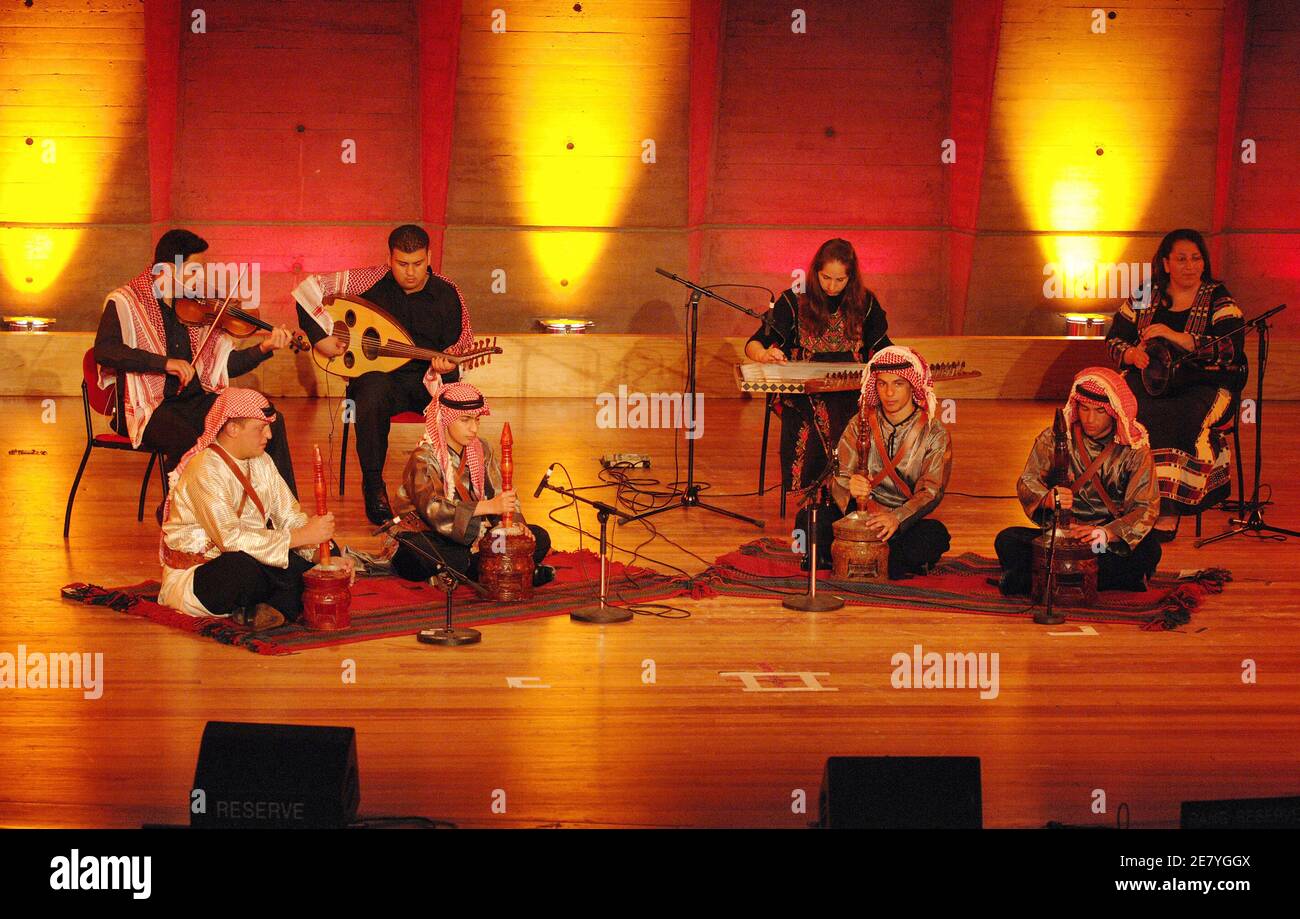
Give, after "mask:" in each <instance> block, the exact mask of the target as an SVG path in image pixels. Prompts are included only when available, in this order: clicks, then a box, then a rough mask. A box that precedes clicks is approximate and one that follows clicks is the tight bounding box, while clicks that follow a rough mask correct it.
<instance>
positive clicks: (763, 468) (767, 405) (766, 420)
mask: <svg viewBox="0 0 1300 919" xmlns="http://www.w3.org/2000/svg"><path fill="white" fill-rule="evenodd" d="M771 427H772V394H771V393H768V394H767V400H766V402H764V405H763V445H762V446H761V447H760V448H759V450H758V496H759V497H760V498H761V497H763V482H764V476H765V475H766V473H767V432H768V430H769V429H770V428H771Z"/></svg>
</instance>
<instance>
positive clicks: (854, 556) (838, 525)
mask: <svg viewBox="0 0 1300 919" xmlns="http://www.w3.org/2000/svg"><path fill="white" fill-rule="evenodd" d="M831 529H833V530H834V531H835V538H834V540H832V542H831V564H832V567H833V568H834V571H835V578H836V580H839V581H885V580H888V579H889V543H887V542H882V541H881V539H880V537H879V535H877V533H876V531H875V530H874V529H869V528H868V527H867V524H866V517H865V516H863V515H862V514H861V513H860V512H859V511H854V512H853V513H852V514H849V515H848V516H846V517H841V518H840V519H839V520H836V521H835V522H834V523H833V524H831Z"/></svg>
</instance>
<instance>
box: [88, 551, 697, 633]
mask: <svg viewBox="0 0 1300 919" xmlns="http://www.w3.org/2000/svg"><path fill="white" fill-rule="evenodd" d="M546 562H547V564H549V565H554V566H555V572H556V577H555V580H554V581H552V582H551V583H550V584H547V585H546V586H545V587H540V588H538V589H537V590H536V591H534V593H533V599H532V600H530V601H528V602H527V603H493V602H490V601H488V600H484V599H482V598H480V597H479V596H478V595H477V594H476V593H474V592H473V591H471V590H470V589H469V588H467V587H460V588H458V589H457V590H456V593H455V594H454V595H453V600H454V610H455V615H454V620H453V621H454V622H455V624H456V625H469V626H476V627H477V626H484V625H497V624H499V623H503V622H517V621H519V620H522V619H538V618H541V617H543V616H560V615H565V614H568V613H569V612H571V611H573V610H574V609H577V608H578V607H580V606H586V605H588V604H594V603H597V602H598V601H599V593H600V591H599V579H600V559H599V557H598V556H596V555H595V554H593V553H591V552H588V551H586V550H583V551H581V552H552V553H551V554H550V555H549V556H548V557H547V559H546ZM609 579H610V585H611V592H610V597H611V602H614V603H618V604H619V605H621V606H627V605H632V604H637V603H650V602H654V601H657V600H664V599H667V598H669V597H676V596H681V595H684V594H689V593H690V591H691V585H690V583H689V582H688V581H684V580H681V579H678V578H672V577H669V576H667V575H663V574H659V573H658V572H655V571H650V570H649V569H645V568H630V569H629V568H626V567H625V566H624V565H623V564H622V563H620V562H611V563H610V565H609ZM158 588H159V585H158V582H157V581H146V582H145V583H143V584H136V585H132V586H130V587H121V588H103V587H98V586H96V585H93V584H69V585H68V586H67V587H64V588H63V591H62V593H63V596H64V597H65V598H66V599H69V600H76V601H79V602H82V603H89V604H95V605H100V606H109V607H111V608H113V609H116V610H118V611H119V612H124V613H127V614H129V615H133V616H142V617H144V618H145V619H149V620H150V621H153V622H157V623H160V624H162V625H167V626H171V627H172V628H176V629H181V630H183V631H186V632H192V633H194V634H197V635H202V636H204V637H206V638H211V639H212V640H214V641H218V642H220V643H221V644H224V645H234V646H236V647H241V648H246V649H247V650H249V651H254V652H256V653H258V654H290V653H292V652H294V651H305V650H308V649H310V648H324V647H329V646H331V645H343V644H350V643H352V642H358V641H369V640H371V639H375V638H392V637H394V636H400V635H414V634H415V633H416V632H418V631H420V630H421V629H427V628H436V627H440V626H441V625H442V624H443V623H444V622H445V618H444V617H445V615H446V600H445V596H446V595H445V594H444V593H443V592H442V591H441V590H438V589H435V588H433V587H430V586H429V585H428V584H427V583H426V582H423V581H417V582H411V581H403V580H402V579H400V578H396V577H391V576H384V577H362V578H358V579H357V581H356V583H355V584H353V585H352V613H351V615H352V627H351V628H348V629H344V630H341V631H338V632H313V631H311V630H310V629H307V628H304V627H302V626H298V625H294V624H292V623H289V624H286V625H284V626H281V627H280V628H278V629H272V630H270V631H267V632H261V633H259V634H257V635H253V634H251V633H250V632H249V631H248V629H246V628H244V627H243V626H240V625H236V624H235V623H232V622H230V621H228V620H227V619H224V618H218V617H208V616H203V617H199V616H187V615H185V614H184V613H179V612H177V611H176V610H173V609H170V608H168V607H165V606H159V605H158V603H156V602H155V600H156V599H157V596H158Z"/></svg>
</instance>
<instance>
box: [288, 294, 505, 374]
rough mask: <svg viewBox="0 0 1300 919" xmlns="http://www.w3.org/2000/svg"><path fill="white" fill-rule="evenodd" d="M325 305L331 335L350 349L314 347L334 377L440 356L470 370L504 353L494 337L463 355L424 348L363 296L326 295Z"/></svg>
mask: <svg viewBox="0 0 1300 919" xmlns="http://www.w3.org/2000/svg"><path fill="white" fill-rule="evenodd" d="M322 306H323V307H324V308H325V312H327V313H329V316H330V318H331V319H332V320H334V330H333V331H332V332H331V333H330V334H332V335H333V336H334V337H335V338H337V339H338V340H339V341H340V342H342V343H343V346H344V347H345V348H347V350H346V351H344V352H343V354H341V355H339V356H338V357H326V356H325V355H323V354H321V353H320V352H319V351H317V350H315V349H312V357H313V358H314V359H315V361H316V364H317V366H319V367H320V369H321V370H324V371H325V372H326V373H332V374H334V375H335V376H340V377H349V378H351V377H359V376H361V374H363V373H370V372H371V371H379V372H381V373H387V372H388V371H390V370H396V369H397V368H398V367H401V366H402V365H403V364H406V363H408V362H410V361H432V360H435V359H437V358H442V359H444V360H447V361H450V362H451V363H453V364H455V365H456V366H457V367H460V368H461V369H463V370H468V369H470V368H472V367H477V366H479V365H481V364H487V363H490V362H491V360H492V355H494V354H500V353H501V348H499V347H497V340H496V338H495V336H494V337H492V338H490V339H489V338H483V339H480V340H478V341H476V342H474V347H473V348H471V349H470V350H469V351H466V352H465V353H464V354H448V353H447V352H445V351H435V350H433V349H432V348H421V347H419V346H418V345H416V344H415V343H414V342H413V341H412V340H411V336H410V335H409V334H407V332H406V329H404V328H402V325H401V323H399V322H398V321H397V320H396V319H394V318H393V317H392V316H390V315H389V314H388V313H387V312H385V311H384V310H382V309H380V308H379V307H378V306H376V305H375V304H373V303H371V302H370V301H369V300H363V299H361V298H360V297H357V298H352V297H326V298H325V299H324V301H322Z"/></svg>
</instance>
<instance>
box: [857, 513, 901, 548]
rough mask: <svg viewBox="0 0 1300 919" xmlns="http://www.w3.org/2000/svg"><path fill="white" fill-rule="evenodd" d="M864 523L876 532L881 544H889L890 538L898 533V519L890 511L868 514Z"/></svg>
mask: <svg viewBox="0 0 1300 919" xmlns="http://www.w3.org/2000/svg"><path fill="white" fill-rule="evenodd" d="M863 522H864V523H865V524H866V525H867V529H869V530H873V531H875V532H876V534H877V535H878V536H879V537H880V541H881V542H888V541H889V538H890V537H891V536H893V535H894V534H895V533H897V532H898V519H897V518H896V517H895V516H894V515H893V514H891V513H889V512H888V511H879V512H877V513H875V514H868V515H867V518H866V519H865V520H864V521H863Z"/></svg>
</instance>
